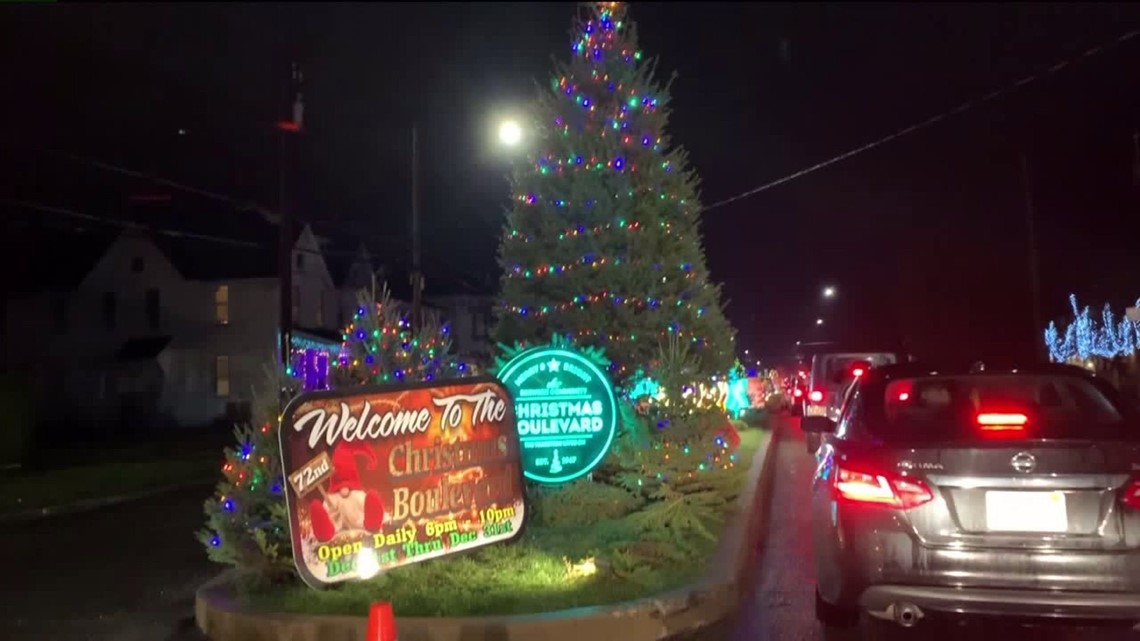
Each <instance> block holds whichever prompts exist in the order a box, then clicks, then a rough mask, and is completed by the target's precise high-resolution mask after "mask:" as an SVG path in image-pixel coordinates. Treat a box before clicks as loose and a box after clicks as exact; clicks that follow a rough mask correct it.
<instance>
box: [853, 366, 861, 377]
mask: <svg viewBox="0 0 1140 641" xmlns="http://www.w3.org/2000/svg"><path fill="white" fill-rule="evenodd" d="M851 375H852V376H854V377H855V378H859V377H860V376H862V375H863V368H862V367H856V368H855V369H853V370H851Z"/></svg>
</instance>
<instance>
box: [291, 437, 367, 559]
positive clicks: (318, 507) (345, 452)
mask: <svg viewBox="0 0 1140 641" xmlns="http://www.w3.org/2000/svg"><path fill="white" fill-rule="evenodd" d="M357 457H360V458H361V459H363V460H364V464H365V468H364V469H369V470H371V469H373V468H375V467H376V453H375V452H373V451H372V448H370V447H368V446H367V445H363V444H361V443H345V442H343V441H342V442H340V443H338V444H337V446H336V449H334V450H333V453H332V466H333V472H332V476H330V477H329V485H328V489H327V490H324V491H322V492H321V494H323V498H320V499H316V498H314V499H313V500H312V501H310V502H309V520H310V522H311V523H312V526H313V536H315V537H316V538H317V541H320V542H321V543H327V542H328V541H331V540H332V538H333V537H334V536H336V535H337V534H338V533H340V532H344V531H349V530H365V531H368V532H379V531H380V527H381V526H382V525H383V524H384V501H383V500H381V498H380V494H379V493H378V492H377V491H376V490H373V489H368V490H366V489H364V485H363V484H362V483H361V482H360V470H361V468H360V466H359V465H358V463H357Z"/></svg>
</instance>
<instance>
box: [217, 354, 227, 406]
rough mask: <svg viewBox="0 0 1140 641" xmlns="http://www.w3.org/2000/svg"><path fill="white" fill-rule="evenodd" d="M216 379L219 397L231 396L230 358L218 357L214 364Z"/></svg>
mask: <svg viewBox="0 0 1140 641" xmlns="http://www.w3.org/2000/svg"><path fill="white" fill-rule="evenodd" d="M214 379H215V383H216V384H215V387H216V388H217V394H218V396H222V397H225V396H229V395H230V357H229V356H218V357H217V359H216V360H215V362H214Z"/></svg>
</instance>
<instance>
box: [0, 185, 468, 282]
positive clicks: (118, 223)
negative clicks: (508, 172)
mask: <svg viewBox="0 0 1140 641" xmlns="http://www.w3.org/2000/svg"><path fill="white" fill-rule="evenodd" d="M0 203H3V204H5V205H10V206H14V207H21V208H24V209H30V210H34V211H38V212H41V213H47V214H55V215H57V216H64V217H67V218H73V219H77V220H85V221H88V222H95V223H100V224H105V225H110V226H113V227H119V228H122V229H129V230H134V231H145V232H149V233H152V234H157V235H160V236H165V237H168V238H175V239H186V240H198V241H204V242H211V243H217V244H224V245H229V246H231V247H244V248H248V249H266V250H269V249H276V247H277V243H275V242H257V241H250V240H242V239H238V238H233V237H227V236H216V235H211V234H199V233H195V232H190V231H185V230H181V229H171V228H168V227H159V226H155V225H149V224H145V223H139V222H135V221H130V220H121V219H117V218H109V217H107V216H99V215H95V214H89V213H85V212H80V211H75V210H74V209H68V208H66V207H59V206H55V205H45V204H43V203H37V202H32V201H27V200H13V199H0ZM8 222H12V221H11V219H10V218H9V219H8ZM293 251H296V252H298V253H302V254H309V255H316V256H321V257H338V258H352V259H354V258H357V257H358V256H359V255H360V254H359V252H358V251H346V250H337V249H322V250H312V249H304V248H300V247H294V248H293ZM370 256H372V255H371V253H370ZM372 258H373V259H376V258H379V257H372ZM439 262H441V263H443V264H444V265H445V266H446V267H448V268H450V270H453V272H452V275H451V276H452V279H453V280H454V281H455V282H457V283H458V284H460V285H462V286H464V287H465V288H467V289H468V290H471V291H479V289H480V288H478V287H475V286H474V285H472V284H471V283H470V282H468V281H467V280H466V279H465V278H464V277H463V276H461V275H460V274H464V275H465V274H466V273H467V272H468V271H469V270H464V269H461V268H459V267H458V266H456V265H455V263H452V262H451V261H450V260H447V259H442V258H441V259H439ZM440 280H444V279H442V278H441V279H440Z"/></svg>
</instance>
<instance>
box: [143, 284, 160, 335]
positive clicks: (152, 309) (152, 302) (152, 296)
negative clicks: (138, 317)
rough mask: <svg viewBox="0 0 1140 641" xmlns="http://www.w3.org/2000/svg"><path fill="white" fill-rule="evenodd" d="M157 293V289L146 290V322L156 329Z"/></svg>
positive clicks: (157, 321) (157, 319) (148, 325)
mask: <svg viewBox="0 0 1140 641" xmlns="http://www.w3.org/2000/svg"><path fill="white" fill-rule="evenodd" d="M158 307H159V294H158V290H157V289H148V290H146V324H147V327H149V328H151V329H158V325H159V320H160V319H159V315H158Z"/></svg>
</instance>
